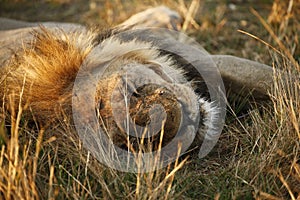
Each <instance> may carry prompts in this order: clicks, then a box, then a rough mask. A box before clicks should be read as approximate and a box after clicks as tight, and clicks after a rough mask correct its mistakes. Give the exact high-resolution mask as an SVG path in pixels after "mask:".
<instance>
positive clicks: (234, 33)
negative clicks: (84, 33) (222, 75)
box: [0, 0, 300, 199]
mask: <svg viewBox="0 0 300 200" xmlns="http://www.w3.org/2000/svg"><path fill="white" fill-rule="evenodd" d="M191 2H192V1H180V0H178V1H172V0H163V1H155V0H148V1H145V2H143V3H142V1H136V0H130V1H122V0H113V1H108V0H106V1H105V0H98V1H97V0H87V1H86V0H73V1H72V0H41V1H26V0H0V17H8V18H14V19H20V20H25V21H60V22H73V23H80V24H85V25H88V26H100V27H109V26H114V25H117V24H119V23H121V22H123V21H124V20H125V19H127V18H128V17H129V16H131V15H132V14H134V13H136V12H139V11H142V10H144V9H146V8H148V7H152V6H157V5H161V4H164V5H167V6H169V7H170V8H172V9H175V10H177V11H178V12H179V13H180V14H181V15H182V16H183V17H185V15H186V12H187V9H188V8H189V6H190V5H191ZM291 4H292V9H291V10H290V9H289V6H291ZM299 10H300V2H299V0H294V1H292V0H291V1H288V0H284V1H280V0H275V1H273V0H263V1H262V0H219V1H218V0H203V1H200V6H199V9H198V12H197V13H196V14H195V15H194V17H193V19H194V20H195V23H194V24H190V25H189V26H188V28H187V30H186V32H187V34H188V35H190V36H192V37H195V38H196V40H197V41H198V42H199V43H200V44H201V45H202V46H203V47H204V48H205V49H206V50H207V51H208V52H210V53H212V54H230V55H235V56H239V57H243V58H248V59H251V60H255V61H259V62H261V63H265V64H267V65H270V66H274V67H277V68H280V69H283V70H286V71H287V72H288V73H289V74H293V75H296V76H297V75H299V73H300V70H299V64H298V63H297V62H298V61H299V59H300V48H299V44H298V41H299V35H300V34H299V30H300V27H299V22H300V18H299V16H300V12H299ZM256 13H258V14H259V16H261V18H260V17H259V16H258V15H257V14H256ZM264 22H265V23H266V24H264ZM268 28H269V30H268ZM238 30H243V31H245V32H247V33H250V34H252V35H255V36H256V37H258V38H259V40H261V41H265V42H266V43H268V44H269V46H267V45H266V44H263V43H262V42H261V41H259V40H257V39H255V38H253V37H250V36H249V35H248V34H244V33H241V32H239V31H238ZM270 46H272V47H274V48H275V49H277V50H279V51H280V52H281V54H282V55H279V54H277V53H275V51H274V49H272V47H270ZM297 64H298V65H297ZM298 77H299V76H298ZM282 85H286V82H285V80H274V89H273V91H270V96H271V100H270V101H269V102H263V103H262V104H251V105H249V102H248V100H237V99H234V98H231V101H230V102H231V103H232V105H231V108H228V110H229V111H228V114H227V120H226V126H225V129H224V133H223V134H222V136H221V138H220V141H219V142H218V145H217V146H216V147H215V148H214V150H213V152H211V153H210V154H209V156H207V157H205V158H204V159H201V160H197V159H189V160H188V161H187V162H186V163H185V164H184V165H183V166H180V167H178V166H176V165H175V166H172V167H173V168H175V169H176V170H175V171H174V170H173V172H176V173H175V175H173V174H172V173H170V171H169V170H167V169H166V170H162V171H159V172H157V173H150V174H146V175H136V174H125V173H119V172H115V171H111V170H109V169H105V168H103V167H102V168H101V167H99V166H98V167H99V168H100V169H97V170H96V171H98V172H99V174H97V175H95V174H93V173H92V172H90V171H88V170H87V169H85V167H86V165H85V164H84V162H83V163H81V162H79V161H74V158H72V156H69V157H68V158H65V159H61V158H57V157H60V156H61V155H65V154H66V153H64V152H61V151H63V150H61V149H58V148H57V147H56V146H55V145H54V144H53V145H52V144H51V141H52V139H53V140H55V138H52V139H51V138H48V140H46V141H43V144H44V145H42V146H41V149H39V150H38V151H37V148H35V147H38V145H36V143H38V142H39V138H33V139H32V140H33V141H32V144H31V146H32V148H31V150H32V151H33V152H35V151H36V152H38V153H37V154H35V153H32V155H31V156H32V157H33V158H32V160H33V161H32V162H31V161H30V159H28V160H29V161H28V163H27V164H26V163H25V161H24V163H25V164H24V165H22V166H24V169H26V170H24V171H22V173H23V174H24V173H25V174H26V173H28V174H27V177H31V176H32V179H28V180H27V179H26V178H25V179H26V180H27V183H30V185H31V186H25V185H26V184H25V185H24V183H25V182H26V181H25V182H24V183H23V182H22V180H23V179H21V178H20V177H23V176H21V175H20V177H19V178H15V179H14V180H12V181H11V183H12V184H11V186H9V184H8V183H10V181H8V179H6V178H3V177H6V175H7V176H8V177H9V176H11V177H14V176H15V174H16V173H18V172H15V174H14V173H13V171H14V169H15V168H16V167H11V166H10V165H9V167H6V166H5V165H4V164H3V163H2V160H3V159H4V158H6V159H7V158H9V156H6V157H5V156H3V155H6V154H7V155H9V152H7V153H6V148H5V146H6V145H2V146H1V148H2V151H1V155H2V157H1V159H0V172H1V173H0V179H1V180H3V181H2V183H0V197H1V196H2V197H6V198H7V197H11V198H13V197H20V196H22V197H24V198H25V199H26V198H31V197H32V198H38V197H39V198H41V199H46V198H49V199H51V198H61V199H63V198H70V199H73V198H81V199H85V198H89V199H93V198H104V199H120V198H123V199H124V198H125V199H148V198H152V199H158V198H159V199H164V196H167V195H168V196H167V197H168V198H170V199H176V198H178V199H288V198H291V199H293V198H294V199H299V198H300V189H299V188H300V163H299V162H300V160H299V153H300V143H299V142H300V133H299V124H300V116H299V113H300V101H299V95H300V82H299V80H298V81H296V82H294V83H292V84H291V85H288V88H289V89H287V90H286V89H283V87H282ZM246 104H247V106H245V105H246ZM245 107H247V108H245ZM231 109H232V110H231ZM2 126H3V125H2V124H1V123H0V133H1V131H2V132H3V130H2V129H1V127H2ZM20 132H22V131H20ZM26 133H27V132H26ZM0 135H1V134H0ZM27 135H30V133H27ZM40 135H41V134H40ZM12 139H13V136H11V140H12ZM21 139H22V137H21ZM34 139H36V141H35V140H34ZM75 143H76V142H75ZM21 144H22V143H21V142H20V145H21ZM25 144H28V143H26V142H25ZM7 146H9V145H7ZM21 146H22V145H21ZM25 146H26V145H25ZM7 149H9V148H7ZM24 149H26V147H24ZM5 153H6V154H5ZM22 153H24V152H22ZM25 154H26V152H25V153H24V154H22V155H20V156H19V157H20V159H21V160H22V159H23V160H26V159H25V158H27V157H26V155H27V154H26V155H25ZM34 155H37V156H34ZM29 157H30V156H29ZM34 157H38V158H39V161H37V160H36V159H34ZM82 159H86V157H85V156H83V157H82ZM4 160H5V159H4ZM8 160H9V159H8ZM7 162H8V163H9V161H7ZM26 162H27V161H26ZM4 163H5V162H4ZM30 163H32V164H30ZM12 166H13V165H12ZM1 167H2V168H1ZM176 167H178V168H180V169H178V170H177V168H176ZM7 170H11V171H9V173H8V172H7ZM22 170H23V168H22ZM16 171H17V170H16ZM91 171H93V172H95V170H91ZM171 172H172V171H171ZM10 173H12V174H14V176H12V175H11V174H10ZM22 173H21V174H22ZM30 173H33V174H30ZM170 174H172V176H171V175H170ZM168 175H170V176H168ZM35 177H37V178H35ZM165 177H171V178H168V179H167V178H165ZM25 179H24V180H25ZM24 180H23V181H24ZM33 180H34V181H33ZM14 184H15V185H14ZM22 184H23V185H22ZM43 184H44V185H45V187H41V185H43ZM27 187H28V188H29V189H28V188H27ZM11 188H13V189H11ZM26 188H27V189H26ZM8 190H9V191H11V193H12V194H11V195H12V196H10V195H8V194H7V191H8ZM26 191H27V193H26ZM28 191H33V192H28ZM156 195H157V196H156Z"/></svg>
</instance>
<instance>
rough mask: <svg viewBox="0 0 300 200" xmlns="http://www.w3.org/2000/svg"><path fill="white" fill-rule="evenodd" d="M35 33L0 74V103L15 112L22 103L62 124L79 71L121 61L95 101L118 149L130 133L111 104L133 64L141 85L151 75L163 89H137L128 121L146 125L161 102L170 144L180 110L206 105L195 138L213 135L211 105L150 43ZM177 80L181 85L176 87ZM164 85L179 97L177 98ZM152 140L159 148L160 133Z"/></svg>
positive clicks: (40, 119)
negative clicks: (130, 118) (130, 119)
mask: <svg viewBox="0 0 300 200" xmlns="http://www.w3.org/2000/svg"><path fill="white" fill-rule="evenodd" d="M31 34H32V35H31V37H32V39H31V40H29V41H27V42H26V43H24V45H23V48H21V50H20V51H16V52H14V53H13V54H12V56H11V59H10V60H9V62H5V66H3V67H2V68H1V71H0V73H1V74H0V75H1V77H2V80H1V82H0V86H1V90H0V93H1V95H3V99H1V101H2V100H4V102H2V103H4V104H5V105H6V107H7V108H8V109H12V108H13V109H15V110H17V108H18V104H19V103H20V102H21V104H20V105H21V106H22V107H24V108H26V110H27V112H30V113H32V114H33V116H34V118H35V119H37V120H38V122H39V123H41V124H43V125H49V124H51V123H55V122H57V121H59V120H62V113H65V114H66V115H67V116H68V117H69V118H71V117H72V107H71V105H72V89H73V85H74V81H75V79H76V76H77V73H78V71H79V69H80V67H82V66H86V65H88V66H91V67H92V68H93V67H97V66H99V65H100V64H101V63H103V62H105V61H109V60H111V59H113V58H114V57H117V58H118V59H117V60H116V61H114V62H113V63H112V64H111V68H110V69H109V70H108V71H107V72H105V74H104V75H105V76H104V77H103V78H102V79H101V80H99V82H98V87H97V94H96V97H95V98H96V102H97V104H96V105H94V106H95V109H99V113H100V116H99V118H101V120H100V119H99V122H100V123H101V122H102V123H103V124H102V127H105V130H107V134H108V135H110V138H111V139H112V140H113V142H114V143H116V144H118V145H119V146H123V145H124V144H128V142H127V139H128V137H127V135H126V131H125V130H124V128H122V127H120V126H119V125H118V124H116V122H115V121H114V118H113V113H112V108H111V102H110V101H111V95H112V92H113V90H114V88H115V87H116V86H117V85H118V84H119V85H120V81H122V75H124V73H125V71H126V70H128V69H129V70H130V68H131V65H133V66H139V65H141V66H143V67H145V69H144V70H141V69H139V70H140V72H135V71H134V70H133V71H132V73H133V75H134V74H135V73H136V74H137V76H140V80H137V81H141V82H142V81H143V80H144V77H147V76H148V77H150V78H152V79H154V81H153V80H152V81H153V82H157V83H158V85H160V86H157V85H155V84H148V85H147V86H145V87H143V88H139V89H138V91H136V94H138V95H137V96H132V98H131V100H130V101H131V104H130V117H132V118H133V120H134V121H135V122H136V123H137V124H138V125H140V126H146V127H147V124H148V122H149V111H150V109H151V105H152V104H162V105H163V106H164V109H165V111H166V113H167V118H166V121H165V124H164V129H165V130H164V134H165V135H164V141H163V143H164V144H167V143H168V142H169V141H171V140H172V138H173V137H174V136H175V135H176V133H177V132H178V128H179V125H180V120H181V115H182V111H180V110H181V107H186V108H189V107H193V108H197V107H198V106H199V105H200V106H202V105H203V106H204V107H203V108H201V109H200V112H201V113H200V115H201V116H200V117H201V120H200V122H201V124H200V125H199V126H200V127H199V131H200V133H199V134H198V135H197V137H196V138H198V139H199V137H200V136H201V137H202V136H203V135H204V134H205V133H204V132H209V131H211V132H213V131H214V130H213V127H211V121H213V120H214V117H215V115H216V114H217V113H214V112H211V109H212V108H211V107H210V103H208V102H204V100H203V99H201V98H200V100H199V97H198V95H197V94H196V93H195V92H194V91H193V88H192V83H190V82H189V81H187V80H186V79H185V78H184V72H183V71H182V70H181V69H179V68H177V66H176V65H175V63H176V62H175V61H174V60H172V58H171V57H170V56H166V55H165V56H164V55H161V54H160V52H159V51H158V50H156V48H155V47H154V46H153V45H152V44H151V43H150V42H138V41H135V40H132V41H127V42H123V41H120V40H119V38H116V37H114V35H113V33H112V32H111V33H109V34H107V33H105V34H104V35H102V36H101V34H100V36H99V34H98V33H96V32H94V31H88V30H85V29H83V30H80V31H75V32H72V33H65V32H64V31H62V30H59V29H46V28H44V27H40V28H39V29H35V31H33V32H32V33H31ZM99 38H100V39H99ZM139 70H137V71H139ZM138 73H139V74H138ZM150 74H152V75H150ZM174 82H176V83H177V84H175V85H174ZM126 84H127V83H126ZM121 85H122V84H121ZM123 85H124V84H123ZM164 85H165V86H168V87H169V89H170V88H171V89H172V90H175V91H177V93H180V95H177V96H175V95H174V94H172V91H169V89H168V88H165V87H164ZM162 91H163V92H162ZM120 95H121V94H120ZM178 98H180V100H181V102H183V104H182V105H179V104H178V101H177V100H178ZM120 99H121V100H120V102H121V103H120V105H119V107H118V108H119V109H120V110H119V112H123V111H122V108H123V107H124V106H123V104H122V102H123V99H122V96H120ZM185 104H186V105H185ZM196 110H197V109H195V110H187V112H188V113H189V117H190V118H191V119H194V120H195V119H196V118H197V115H198V113H195V112H196ZM207 112H211V114H209V113H207ZM83 117H87V118H88V116H83ZM203 126H204V127H203ZM189 137H190V136H189ZM129 139H130V141H131V143H132V144H133V145H134V144H136V143H138V142H139V139H136V138H134V137H131V138H129ZM198 141H199V140H198ZM148 142H150V143H151V146H152V147H155V146H157V145H158V143H159V135H158V136H156V137H152V138H150V139H149V140H148ZM145 143H146V142H145ZM135 147H138V145H135Z"/></svg>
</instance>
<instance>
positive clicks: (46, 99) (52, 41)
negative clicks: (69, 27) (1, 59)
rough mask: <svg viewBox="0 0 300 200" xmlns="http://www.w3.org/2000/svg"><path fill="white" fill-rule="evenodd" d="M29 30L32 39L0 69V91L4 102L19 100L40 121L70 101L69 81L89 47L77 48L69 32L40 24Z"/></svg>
mask: <svg viewBox="0 0 300 200" xmlns="http://www.w3.org/2000/svg"><path fill="white" fill-rule="evenodd" d="M32 34H33V40H32V42H31V43H28V44H25V45H24V48H23V50H22V51H19V52H15V55H14V56H13V57H12V59H11V60H10V62H8V64H7V65H6V66H4V68H3V69H2V71H1V77H5V79H4V80H3V81H2V82H1V94H2V95H3V96H4V101H5V102H11V99H14V102H15V103H14V105H18V103H19V102H20V101H21V102H22V106H23V107H24V106H29V107H30V109H31V110H32V111H33V113H34V114H35V115H36V116H37V117H38V118H39V119H40V121H42V120H49V119H53V118H55V117H56V116H55V115H56V113H57V111H58V110H59V109H60V108H61V106H63V105H67V104H70V98H71V93H70V92H71V90H72V87H73V82H74V80H75V77H76V74H77V71H78V69H79V67H80V66H81V64H82V62H83V60H84V58H85V57H86V55H87V54H88V53H89V51H90V48H89V47H88V48H85V49H80V48H78V47H77V46H76V45H75V44H74V42H75V41H76V37H73V35H64V34H63V32H61V33H60V34H55V33H53V32H51V31H50V30H47V29H46V28H43V27H42V28H41V29H40V30H39V31H34V32H33V33H32ZM62 36H64V37H65V38H63V37H62ZM74 36H76V35H74ZM21 95H22V96H21ZM7 106H8V108H9V107H10V106H11V105H7Z"/></svg>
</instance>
